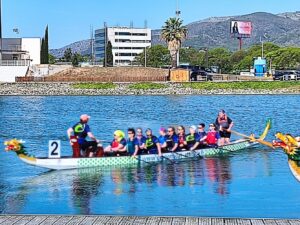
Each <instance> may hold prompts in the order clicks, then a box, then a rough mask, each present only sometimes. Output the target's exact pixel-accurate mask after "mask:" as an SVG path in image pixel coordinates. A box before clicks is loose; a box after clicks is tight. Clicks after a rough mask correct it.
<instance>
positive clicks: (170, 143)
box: [166, 135, 175, 148]
mask: <svg viewBox="0 0 300 225" xmlns="http://www.w3.org/2000/svg"><path fill="white" fill-rule="evenodd" d="M166 143H167V148H173V147H174V145H175V143H174V140H173V136H170V135H167V136H166Z"/></svg>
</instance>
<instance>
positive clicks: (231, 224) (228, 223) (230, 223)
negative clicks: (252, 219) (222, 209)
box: [223, 218, 237, 225]
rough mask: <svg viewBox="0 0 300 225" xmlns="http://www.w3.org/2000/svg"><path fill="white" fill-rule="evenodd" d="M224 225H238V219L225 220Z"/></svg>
mask: <svg viewBox="0 0 300 225" xmlns="http://www.w3.org/2000/svg"><path fill="white" fill-rule="evenodd" d="M223 221H224V225H237V220H236V219H227V218H226V219H224V220H223Z"/></svg>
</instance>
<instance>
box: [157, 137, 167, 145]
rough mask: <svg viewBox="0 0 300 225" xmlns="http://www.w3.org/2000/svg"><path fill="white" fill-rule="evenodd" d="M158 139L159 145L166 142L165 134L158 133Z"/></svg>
mask: <svg viewBox="0 0 300 225" xmlns="http://www.w3.org/2000/svg"><path fill="white" fill-rule="evenodd" d="M158 141H159V143H160V145H163V144H164V143H166V136H162V135H160V136H159V137H158Z"/></svg>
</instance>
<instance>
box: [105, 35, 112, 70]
mask: <svg viewBox="0 0 300 225" xmlns="http://www.w3.org/2000/svg"><path fill="white" fill-rule="evenodd" d="M113 65H114V56H113V53H112V45H111V42H110V41H109V42H108V43H107V45H106V60H104V67H108V66H113Z"/></svg>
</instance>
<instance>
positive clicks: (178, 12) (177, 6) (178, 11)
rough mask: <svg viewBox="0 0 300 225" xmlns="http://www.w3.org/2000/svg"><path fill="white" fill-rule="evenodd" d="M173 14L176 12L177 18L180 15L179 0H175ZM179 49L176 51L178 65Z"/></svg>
mask: <svg viewBox="0 0 300 225" xmlns="http://www.w3.org/2000/svg"><path fill="white" fill-rule="evenodd" d="M175 14H176V18H177V19H178V18H179V17H180V14H181V11H180V10H179V0H177V2H176V12H175ZM179 49H180V47H179ZM179 49H178V51H177V66H179V62H180V61H179Z"/></svg>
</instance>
